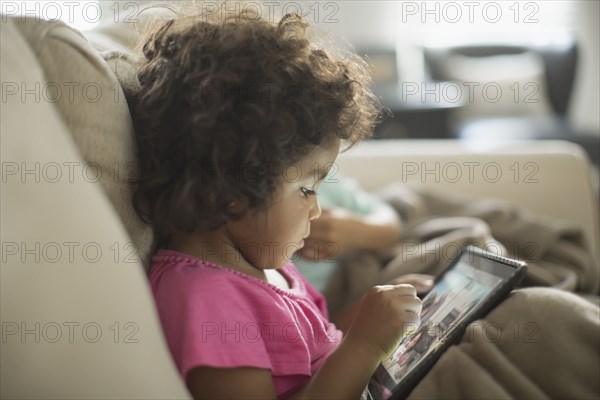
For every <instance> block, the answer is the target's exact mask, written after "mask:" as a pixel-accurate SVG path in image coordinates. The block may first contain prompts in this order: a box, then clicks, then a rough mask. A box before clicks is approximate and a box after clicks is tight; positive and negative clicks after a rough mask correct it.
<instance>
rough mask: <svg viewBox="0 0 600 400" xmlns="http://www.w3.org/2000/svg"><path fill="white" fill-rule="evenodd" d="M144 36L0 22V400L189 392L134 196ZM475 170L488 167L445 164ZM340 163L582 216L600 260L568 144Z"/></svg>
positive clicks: (450, 150)
mask: <svg viewBox="0 0 600 400" xmlns="http://www.w3.org/2000/svg"><path fill="white" fill-rule="evenodd" d="M139 29H140V26H133V25H132V24H126V23H123V24H120V25H117V24H114V23H110V22H109V23H106V24H100V26H98V27H97V28H96V29H94V30H92V31H89V32H86V33H85V35H84V34H82V33H80V32H77V31H75V30H74V29H72V28H69V27H67V26H66V25H65V24H63V23H62V22H48V21H43V20H36V19H35V18H31V17H30V18H26V19H21V18H17V17H6V16H2V22H1V35H0V40H1V46H0V47H1V49H2V50H1V51H2V54H1V76H2V103H1V107H2V108H1V113H0V123H1V156H2V193H1V211H2V212H1V215H2V217H1V218H2V266H1V268H0V272H1V279H0V285H1V302H0V307H1V318H2V341H1V346H2V351H1V356H0V357H1V358H0V362H1V364H0V374H1V375H0V377H1V382H2V385H1V392H0V397H2V398H6V399H9V398H10V399H35V398H37V399H42V398H43V399H59V398H60V399H186V398H190V395H189V393H188V392H187V390H186V388H185V385H184V384H183V381H182V380H181V378H180V377H179V375H178V372H177V370H176V368H175V365H174V363H173V361H172V360H171V357H170V354H169V351H168V348H167V346H166V343H165V339H164V336H163V334H162V331H161V326H160V322H159V320H158V316H157V313H156V309H155V307H154V303H153V299H152V296H151V292H150V290H149V285H148V282H147V280H146V267H147V265H148V261H149V256H150V255H149V251H150V246H151V242H152V234H151V231H150V229H149V228H148V227H147V226H145V225H144V224H143V223H141V221H139V219H138V218H137V217H136V215H135V213H134V212H133V209H132V207H131V204H130V196H131V182H130V180H131V177H132V176H134V174H135V163H134V154H135V148H134V140H133V128H132V122H131V116H130V114H129V109H128V105H127V96H126V94H127V92H128V91H129V90H134V87H135V82H134V80H132V76H133V75H132V74H133V65H134V60H135V58H134V55H133V52H132V46H133V43H134V41H135V38H136V37H137V35H138V30H139ZM465 163H479V165H481V168H482V169H481V170H477V172H476V173H474V174H473V175H472V176H469V175H468V174H467V173H466V172H468V171H467V170H465V171H466V172H464V173H465V175H464V179H463V178H461V179H456V175H451V176H449V175H447V174H448V173H450V171H449V170H444V168H445V167H446V166H448V165H452V166H454V167H455V166H456V165H458V166H459V168H462V167H461V166H464V165H475V164H465ZM455 164H456V165H455ZM338 165H339V167H340V172H341V173H343V174H344V175H345V176H350V177H354V178H356V179H357V180H358V181H359V182H360V183H361V184H362V185H363V186H364V187H365V188H366V189H368V190H376V189H378V188H380V187H382V186H383V185H385V184H387V183H390V182H392V181H398V180H400V181H401V182H402V183H405V184H406V185H408V186H411V187H429V188H435V189H436V190H438V191H442V192H447V193H460V194H462V195H469V196H474V197H477V196H493V197H499V198H503V199H506V200H507V201H510V202H512V203H514V204H515V205H518V206H521V207H523V208H526V209H530V210H531V211H534V212H536V213H539V214H542V215H548V216H551V217H560V218H563V219H566V220H569V221H572V222H573V223H575V224H577V226H579V227H580V228H581V230H582V231H583V233H584V237H585V241H586V246H588V247H589V249H591V250H590V251H592V252H593V254H595V257H596V260H598V210H597V197H596V194H595V192H594V188H593V186H592V184H591V182H592V181H591V173H590V165H589V162H588V160H587V158H586V156H585V155H584V153H583V152H582V151H581V149H580V148H578V147H577V146H575V145H573V144H569V143H566V142H560V141H548V142H499V143H494V144H490V143H487V144H485V143H484V144H481V143H480V144H476V145H472V144H469V143H463V142H459V141H405V140H396V141H386V142H379V141H376V142H365V143H363V144H360V145H358V146H357V147H356V148H354V149H352V150H350V151H348V152H346V153H344V154H342V155H341V156H340V158H339V161H338ZM487 165H492V167H489V168H494V170H495V171H497V170H499V171H501V172H502V173H503V174H502V177H501V178H497V176H496V175H493V177H491V175H489V174H487V172H490V174H491V170H490V171H487V172H485V173H482V171H483V168H486V166H487ZM436 168H437V170H436ZM427 171H434V172H433V173H432V172H429V173H427ZM435 171H438V172H435ZM515 171H517V172H519V173H520V175H519V176H516V175H511V174H513V173H514V172H515ZM532 171H534V172H535V173H534V174H533V175H531V176H529V178H531V179H526V178H527V176H528V175H527V174H531V173H532Z"/></svg>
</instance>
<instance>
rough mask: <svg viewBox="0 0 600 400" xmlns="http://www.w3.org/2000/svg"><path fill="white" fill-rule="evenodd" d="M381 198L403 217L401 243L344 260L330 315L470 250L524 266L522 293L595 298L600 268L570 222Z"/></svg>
mask: <svg viewBox="0 0 600 400" xmlns="http://www.w3.org/2000/svg"><path fill="white" fill-rule="evenodd" d="M379 194H380V195H381V196H382V197H383V198H384V199H385V200H386V201H387V202H388V203H389V204H391V205H392V206H393V207H394V208H395V209H396V211H397V212H398V213H399V214H400V216H401V217H402V219H403V236H402V238H401V241H400V242H399V243H398V245H397V246H396V248H395V249H394V250H393V251H391V252H390V253H387V254H373V253H367V252H359V253H353V254H351V255H348V256H347V257H345V258H344V259H343V260H342V268H340V269H339V271H338V275H337V276H336V277H335V279H332V280H331V284H330V285H329V287H328V288H327V290H326V295H327V300H328V303H329V307H330V311H331V313H332V314H335V313H336V312H337V311H339V310H340V309H341V308H343V307H344V306H345V305H347V304H349V303H350V302H352V301H355V300H357V299H358V298H359V297H360V296H362V295H363V294H364V293H366V291H367V290H368V289H369V288H370V287H371V286H373V285H377V284H383V283H386V282H388V281H390V280H391V279H393V278H396V277H398V276H400V275H404V274H408V273H426V274H431V275H437V274H438V273H439V272H440V271H441V270H442V269H444V268H445V267H446V266H447V265H448V264H449V263H450V261H451V260H453V259H454V258H455V257H456V255H457V254H458V253H459V252H460V250H461V249H462V248H464V247H465V246H467V245H469V244H473V245H476V246H478V247H481V248H483V249H486V250H488V251H490V252H493V253H495V254H499V255H503V256H505V257H509V258H517V259H521V260H524V261H526V262H527V265H528V270H527V277H526V278H525V280H524V282H523V286H549V287H554V288H557V289H562V290H567V291H577V292H580V293H591V294H597V293H598V290H599V287H600V281H599V279H600V268H599V266H598V262H597V261H596V260H595V257H594V255H593V251H592V250H591V249H589V248H586V246H585V244H584V241H583V235H582V233H581V230H580V229H579V228H578V227H576V226H574V225H573V224H572V223H570V222H569V221H564V220H558V219H552V218H548V217H543V216H539V215H535V214H533V213H531V212H528V211H526V210H522V209H519V208H516V207H514V206H512V205H510V204H509V203H508V202H506V201H503V200H498V199H485V198H484V199H476V200H472V199H470V200H466V199H464V198H461V197H458V196H453V197H449V196H448V195H446V194H444V195H441V194H438V193H434V192H425V191H422V192H419V191H415V190H412V189H410V188H408V187H407V186H405V185H400V184H395V185H391V186H388V187H387V188H385V189H384V190H383V191H381V192H380V193H379Z"/></svg>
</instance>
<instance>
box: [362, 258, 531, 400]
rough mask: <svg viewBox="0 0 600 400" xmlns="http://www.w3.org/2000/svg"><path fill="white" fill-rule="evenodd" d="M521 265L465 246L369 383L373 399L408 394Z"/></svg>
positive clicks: (511, 282) (509, 285)
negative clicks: (416, 322)
mask: <svg viewBox="0 0 600 400" xmlns="http://www.w3.org/2000/svg"><path fill="white" fill-rule="evenodd" d="M526 270H527V267H526V264H525V263H524V262H522V261H515V260H510V259H508V258H504V257H500V256H497V255H494V254H492V253H489V252H486V251H484V250H481V249H479V248H477V247H473V246H469V247H467V248H466V249H465V250H463V251H462V252H461V253H460V255H459V256H458V257H457V258H456V259H455V260H454V261H453V262H452V263H451V264H450V265H449V266H448V267H447V268H446V269H445V270H444V272H442V273H441V274H440V275H439V276H438V277H437V278H436V281H435V284H434V286H433V288H432V289H431V291H430V292H429V293H428V294H427V296H425V298H424V299H423V309H422V311H421V325H420V326H419V328H418V329H417V330H416V331H415V332H414V333H412V334H409V335H407V336H405V337H404V338H403V339H402V342H401V343H400V346H399V347H398V348H397V349H396V351H395V352H394V353H393V354H392V355H391V356H390V357H389V358H388V359H387V360H385V361H384V362H383V363H381V365H380V366H379V368H378V369H377V371H376V372H375V374H374V375H373V377H372V378H371V381H370V383H369V395H370V398H371V399H373V400H379V399H399V398H404V397H406V396H408V394H410V392H411V391H412V390H413V389H414V387H415V386H416V385H417V383H419V381H420V380H421V379H422V378H423V377H424V376H425V374H427V372H428V371H429V370H430V369H431V367H432V366H433V364H434V363H435V362H436V361H437V359H438V358H439V357H440V356H441V355H442V353H443V352H444V351H445V350H446V349H447V348H448V347H449V346H450V345H451V344H453V343H455V342H456V341H458V340H459V339H460V337H461V336H462V333H463V332H464V330H465V328H466V327H467V325H468V324H470V323H471V322H473V321H475V320H477V319H481V318H483V317H485V315H486V314H487V313H488V312H489V311H490V310H492V309H493V308H494V307H495V306H496V305H497V304H498V303H500V302H501V301H502V300H504V299H505V298H506V297H507V296H508V294H509V293H510V291H511V290H512V289H513V287H514V286H516V285H517V284H518V283H519V281H520V280H521V279H522V278H523V276H524V275H525V272H526Z"/></svg>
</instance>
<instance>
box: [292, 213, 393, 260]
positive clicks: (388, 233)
mask: <svg viewBox="0 0 600 400" xmlns="http://www.w3.org/2000/svg"><path fill="white" fill-rule="evenodd" d="M399 237H400V220H399V219H398V216H397V215H396V213H395V212H394V211H393V210H392V209H391V208H390V207H387V206H385V207H384V206H382V207H379V208H377V209H376V210H374V211H373V212H372V213H370V214H368V215H365V216H362V215H358V214H355V213H352V212H350V211H348V210H346V209H344V208H339V207H337V208H323V210H322V211H321V216H320V217H319V218H317V219H315V220H313V221H312V222H311V225H310V235H309V237H308V238H306V240H305V246H304V248H302V249H301V250H300V255H301V256H302V257H304V258H306V259H308V260H313V261H322V260H326V259H332V258H337V257H340V256H343V255H345V254H348V253H349V252H352V251H355V250H372V251H378V250H385V249H387V248H389V247H391V246H393V245H394V244H396V243H397V241H398V239H399Z"/></svg>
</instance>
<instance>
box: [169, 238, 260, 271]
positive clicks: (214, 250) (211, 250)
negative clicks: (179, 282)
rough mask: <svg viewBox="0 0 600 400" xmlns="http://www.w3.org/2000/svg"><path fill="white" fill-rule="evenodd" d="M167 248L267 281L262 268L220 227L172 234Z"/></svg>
mask: <svg viewBox="0 0 600 400" xmlns="http://www.w3.org/2000/svg"><path fill="white" fill-rule="evenodd" d="M167 249H169V250H174V251H178V252H180V253H185V254H189V255H190V256H193V257H196V258H198V259H200V260H204V261H208V262H211V263H214V264H218V265H222V266H224V267H227V268H231V269H234V270H236V271H239V272H241V273H244V274H247V275H250V276H253V277H255V278H258V279H262V280H264V281H265V282H266V281H267V277H266V275H265V272H264V270H262V269H260V268H258V267H255V266H254V265H252V264H251V263H250V262H248V260H246V259H245V258H244V256H243V255H242V253H241V252H240V251H239V249H238V247H237V246H236V245H235V243H233V242H232V241H231V239H229V237H227V235H226V234H225V233H224V232H223V230H222V229H218V230H215V231H210V232H202V233H196V234H174V235H173V237H172V239H171V240H170V241H169V244H168V246H167Z"/></svg>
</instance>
